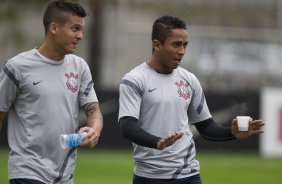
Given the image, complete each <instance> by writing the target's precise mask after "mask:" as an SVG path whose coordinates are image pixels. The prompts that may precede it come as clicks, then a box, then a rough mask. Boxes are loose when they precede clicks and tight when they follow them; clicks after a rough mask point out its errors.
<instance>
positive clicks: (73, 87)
mask: <svg viewBox="0 0 282 184" xmlns="http://www.w3.org/2000/svg"><path fill="white" fill-rule="evenodd" d="M65 76H66V78H67V82H66V85H67V87H68V90H70V91H71V92H73V93H75V92H76V91H77V89H78V74H76V75H75V74H74V73H73V72H70V73H69V74H68V73H66V74H65Z"/></svg>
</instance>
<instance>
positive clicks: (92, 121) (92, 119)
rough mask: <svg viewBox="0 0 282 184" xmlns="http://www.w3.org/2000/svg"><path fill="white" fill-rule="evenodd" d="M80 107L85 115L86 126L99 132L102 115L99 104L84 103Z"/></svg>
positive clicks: (101, 125) (101, 126)
mask: <svg viewBox="0 0 282 184" xmlns="http://www.w3.org/2000/svg"><path fill="white" fill-rule="evenodd" d="M82 108H83V109H84V111H85V112H86V115H87V126H89V127H91V128H93V129H94V130H95V131H98V132H99V133H100V132H101V131H102V129H103V116H102V114H101V111H100V107H99V104H98V103H88V104H85V105H84V106H83V107H82Z"/></svg>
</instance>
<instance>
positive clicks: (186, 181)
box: [133, 174, 202, 184]
mask: <svg viewBox="0 0 282 184" xmlns="http://www.w3.org/2000/svg"><path fill="white" fill-rule="evenodd" d="M144 183H146V184H202V181H201V177H200V174H196V175H194V176H191V177H188V178H181V179H152V178H144V177H140V176H136V175H134V176H133V184H144Z"/></svg>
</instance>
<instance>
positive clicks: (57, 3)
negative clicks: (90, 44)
mask: <svg viewBox="0 0 282 184" xmlns="http://www.w3.org/2000/svg"><path fill="white" fill-rule="evenodd" d="M66 13H71V14H73V15H77V16H79V17H83V18H84V17H86V16H87V15H88V13H86V11H85V9H84V8H83V7H82V6H81V5H79V4H78V3H76V2H73V1H67V0H53V1H51V2H50V3H49V4H48V6H47V8H46V10H45V13H44V16H43V25H44V29H45V34H46V33H47V32H48V28H49V25H50V23H51V22H56V23H58V24H59V25H64V24H65V23H66V22H67V21H68V17H67V16H66Z"/></svg>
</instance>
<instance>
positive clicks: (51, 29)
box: [49, 22, 58, 34]
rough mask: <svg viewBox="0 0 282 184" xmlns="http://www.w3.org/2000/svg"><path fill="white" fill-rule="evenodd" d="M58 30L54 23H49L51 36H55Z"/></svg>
mask: <svg viewBox="0 0 282 184" xmlns="http://www.w3.org/2000/svg"><path fill="white" fill-rule="evenodd" d="M57 30H58V25H57V24H56V23H55V22H51V23H50V25H49V32H50V33H51V34H56V33H57Z"/></svg>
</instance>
